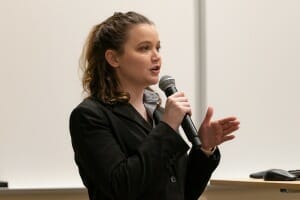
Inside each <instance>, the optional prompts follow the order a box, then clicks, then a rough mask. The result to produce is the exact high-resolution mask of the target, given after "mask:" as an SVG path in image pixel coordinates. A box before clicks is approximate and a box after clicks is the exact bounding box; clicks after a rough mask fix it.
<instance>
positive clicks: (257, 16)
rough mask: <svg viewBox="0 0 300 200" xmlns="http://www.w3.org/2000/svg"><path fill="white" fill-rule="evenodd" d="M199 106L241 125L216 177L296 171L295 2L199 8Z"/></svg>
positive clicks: (230, 1)
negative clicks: (202, 94) (202, 98)
mask: <svg viewBox="0 0 300 200" xmlns="http://www.w3.org/2000/svg"><path fill="white" fill-rule="evenodd" d="M203 6H204V7H205V8H204V10H205V14H204V16H205V19H202V21H203V23H202V30H203V31H204V32H205V34H204V35H205V39H203V41H205V48H204V49H205V55H204V56H205V66H204V68H205V70H204V71H205V73H206V76H205V77H206V102H207V104H209V105H212V106H213V107H214V108H215V111H216V113H215V118H218V117H224V116H228V115H235V116H237V117H238V118H239V119H240V121H241V127H240V130H239V131H238V132H237V133H236V139H235V140H233V141H231V142H228V143H226V144H223V145H221V146H220V149H221V152H222V159H221V163H220V165H219V167H218V168H217V170H216V171H215V173H214V175H213V177H215V178H247V177H249V174H250V173H252V172H256V171H261V170H266V169H270V168H281V169H285V170H290V169H299V168H300V159H299V158H298V157H299V154H300V148H299V141H300V134H299V116H300V105H299V102H300V78H299V74H300V59H299V58H300V56H299V53H300V37H299V35H300V26H299V21H300V12H299V7H300V1H297V0H286V1H283V0H243V1H239V0H227V1H222V0H214V1H205V2H204V3H203Z"/></svg>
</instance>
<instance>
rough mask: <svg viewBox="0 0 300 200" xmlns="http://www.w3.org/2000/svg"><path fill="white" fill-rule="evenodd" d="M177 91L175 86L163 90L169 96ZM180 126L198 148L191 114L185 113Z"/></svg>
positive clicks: (196, 133) (198, 142) (198, 141)
mask: <svg viewBox="0 0 300 200" xmlns="http://www.w3.org/2000/svg"><path fill="white" fill-rule="evenodd" d="M175 92H177V89H176V87H174V86H173V87H168V88H167V89H166V90H165V94H166V96H167V97H168V96H170V95H172V94H174V93H175ZM181 127H182V129H183V130H184V132H185V134H186V136H187V138H188V140H189V141H190V142H191V143H192V145H193V147H197V148H200V145H201V142H200V139H199V136H198V132H197V129H196V128H195V125H194V123H193V121H192V119H191V116H189V115H188V114H186V115H185V116H184V118H183V120H182V122H181Z"/></svg>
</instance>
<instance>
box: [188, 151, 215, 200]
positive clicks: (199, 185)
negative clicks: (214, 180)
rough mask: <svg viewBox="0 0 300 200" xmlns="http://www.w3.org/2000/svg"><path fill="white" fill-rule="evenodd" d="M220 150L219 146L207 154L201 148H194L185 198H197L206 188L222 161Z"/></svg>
mask: <svg viewBox="0 0 300 200" xmlns="http://www.w3.org/2000/svg"><path fill="white" fill-rule="evenodd" d="M220 158H221V155H220V151H219V149H218V148H217V149H216V150H215V152H214V154H212V155H211V156H207V155H205V154H204V152H203V151H201V149H200V148H197V149H194V148H192V149H191V151H190V153H189V158H188V163H187V173H186V185H185V199H186V200H197V199H198V198H199V196H200V195H201V194H202V193H203V191H204V190H205V188H206V186H207V183H208V181H209V179H210V177H211V175H212V173H213V172H214V170H215V169H216V167H217V166H218V164H219V162H220Z"/></svg>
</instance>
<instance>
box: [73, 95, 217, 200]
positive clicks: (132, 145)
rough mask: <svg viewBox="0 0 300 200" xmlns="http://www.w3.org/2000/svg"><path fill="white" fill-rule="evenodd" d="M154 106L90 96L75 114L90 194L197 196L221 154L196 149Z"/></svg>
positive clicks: (121, 199) (163, 199)
mask: <svg viewBox="0 0 300 200" xmlns="http://www.w3.org/2000/svg"><path fill="white" fill-rule="evenodd" d="M160 114H161V113H160V111H159V110H156V111H155V116H156V126H155V127H154V128H153V127H152V125H150V124H149V123H148V122H146V121H145V120H144V119H143V118H142V117H141V115H140V114H139V113H138V112H137V111H136V110H135V109H134V108H133V107H132V106H131V105H130V104H116V105H107V104H104V103H102V102H101V101H99V100H97V99H95V98H92V97H91V98H88V99H85V100H84V101H83V102H82V103H81V104H80V105H78V106H77V107H76V108H75V109H74V110H73V111H72V113H71V116H70V133H71V139H72V146H73V149H74V155H75V161H76V164H77V166H78V169H79V173H80V176H81V178H82V181H83V183H84V185H85V186H86V188H87V189H88V194H89V197H90V199H91V200H106V199H111V200H112V199H113V200H127V199H128V200H139V199H141V200H147V199H149V200H150V199H151V200H184V199H185V200H196V199H198V197H199V196H200V194H201V193H202V192H203V190H204V189H205V187H206V185H207V183H208V181H209V179H210V177H211V174H212V172H213V171H214V170H215V168H216V167H217V165H218V163H219V160H220V153H219V150H216V151H215V153H214V154H213V155H212V156H210V157H207V156H206V155H205V154H204V153H203V152H202V151H201V150H199V149H192V150H191V151H190V152H189V154H187V152H188V150H189V146H188V145H187V144H186V143H185V141H184V140H183V139H182V138H181V136H180V135H179V134H178V133H177V132H176V131H174V130H173V129H172V128H171V127H169V126H168V125H167V124H166V123H164V122H160V121H159V119H157V118H159V115H160Z"/></svg>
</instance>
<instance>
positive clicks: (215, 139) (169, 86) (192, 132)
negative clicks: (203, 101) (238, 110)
mask: <svg viewBox="0 0 300 200" xmlns="http://www.w3.org/2000/svg"><path fill="white" fill-rule="evenodd" d="M159 88H160V89H161V90H163V91H164V92H165V94H166V96H167V97H168V99H167V102H166V108H165V109H166V110H165V115H164V117H163V119H162V120H163V121H165V122H166V123H168V124H169V125H170V126H171V127H172V128H174V129H175V130H176V129H178V127H179V126H180V124H181V126H182V129H183V130H184V132H185V134H186V136H187V138H188V140H189V141H190V142H191V143H192V145H193V147H194V148H195V147H196V148H199V147H200V146H201V147H202V148H203V149H205V150H209V149H211V148H214V147H215V146H218V145H219V144H222V143H223V142H225V141H229V140H232V139H233V138H234V135H232V134H231V133H233V132H234V131H236V130H238V129H239V124H240V122H239V121H238V120H237V118H236V117H234V116H230V117H226V118H223V119H219V120H216V121H211V119H212V115H213V109H212V108H211V107H209V108H208V109H207V113H206V115H205V118H204V120H203V122H202V124H201V126H200V128H199V131H197V129H196V128H195V125H194V123H193V121H192V119H191V117H190V114H191V108H190V105H189V103H188V100H187V98H186V97H185V96H184V94H183V93H182V92H177V89H176V87H175V80H174V79H173V78H172V77H171V76H168V75H165V76H163V77H162V78H161V79H160V81H159ZM199 137H200V138H201V142H202V144H201V142H200V139H199Z"/></svg>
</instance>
